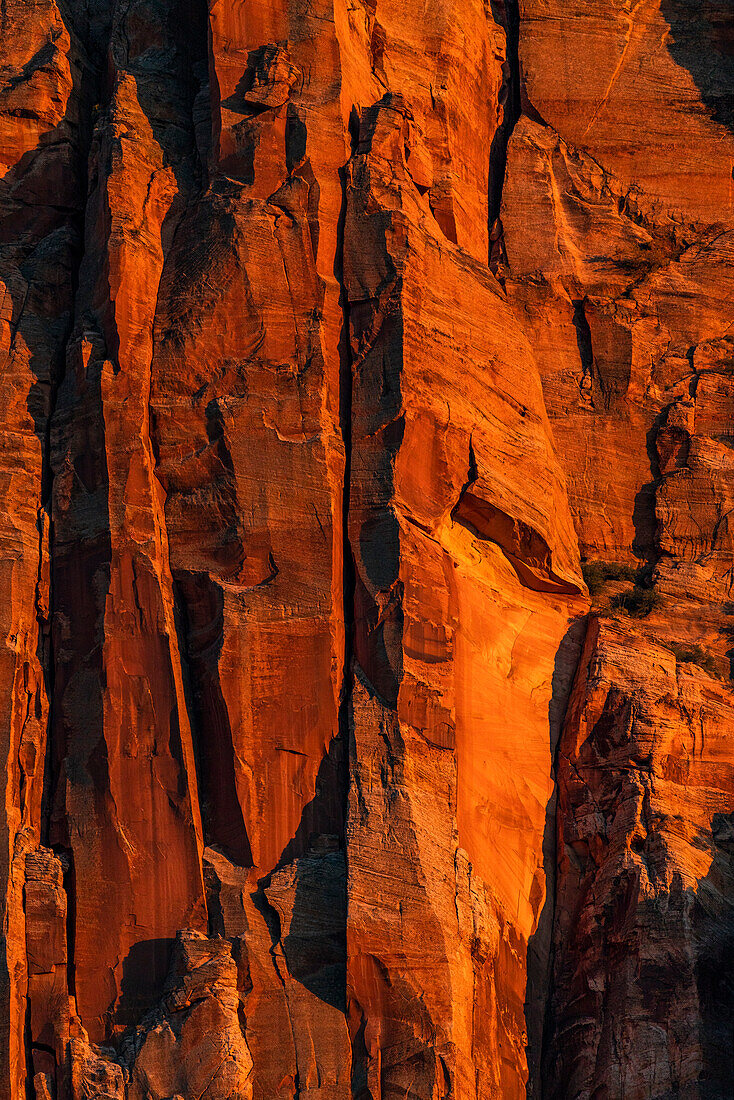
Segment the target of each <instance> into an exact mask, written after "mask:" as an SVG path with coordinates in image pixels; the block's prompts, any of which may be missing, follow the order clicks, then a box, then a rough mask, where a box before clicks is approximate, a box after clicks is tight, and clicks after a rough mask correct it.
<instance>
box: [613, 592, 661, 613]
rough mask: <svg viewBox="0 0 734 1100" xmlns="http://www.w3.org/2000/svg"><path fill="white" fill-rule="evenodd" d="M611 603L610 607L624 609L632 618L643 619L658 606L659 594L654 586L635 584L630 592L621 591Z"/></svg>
mask: <svg viewBox="0 0 734 1100" xmlns="http://www.w3.org/2000/svg"><path fill="white" fill-rule="evenodd" d="M611 603H612V607H616V608H617V609H618V610H620V611H624V612H625V614H627V615H629V616H630V617H631V618H633V619H645V618H646V617H647V616H648V615H649V614H650V612H651V611H654V610H655V608H656V607H659V606H660V596H659V595H658V593H657V592H656V591H655V589H654V588H643V587H642V585H639V584H636V585H635V587H634V588H633V589H632V591H631V592H621V593H620V594H619V595H618V596H615V597H614V599H613V600H612V601H611Z"/></svg>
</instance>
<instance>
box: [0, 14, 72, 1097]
mask: <svg viewBox="0 0 734 1100" xmlns="http://www.w3.org/2000/svg"><path fill="white" fill-rule="evenodd" d="M0 67H1V68H2V92H1V93H0V177H1V178H0V422H1V426H0V431H1V432H2V438H3V447H2V455H1V456H0V485H1V486H2V489H1V490H0V492H1V498H2V509H1V512H2V514H1V516H0V546H1V547H2V559H3V564H2V569H1V570H0V629H1V630H2V637H3V644H2V646H1V647H0V761H1V767H2V775H3V777H4V778H3V796H2V800H0V804H1V805H2V812H1V813H0V898H1V901H0V915H1V932H2V953H1V956H0V1096H2V1097H3V1098H4V1100H11V1098H12V1100H15V1097H17V1096H22V1095H24V1090H25V1087H26V1079H27V1076H32V1074H33V1062H34V1061H35V1058H36V1052H35V1051H34V1050H33V1049H32V1039H33V1038H34V1037H36V1038H37V1037H38V1036H37V1033H36V1032H33V1033H32V1034H31V1032H28V1033H27V1034H25V1035H24V1030H25V1025H26V1018H27V1002H26V996H27V993H28V990H29V976H28V969H27V965H26V929H25V913H24V881H25V871H26V855H27V853H31V854H32V853H33V851H34V850H35V849H36V848H37V847H38V845H39V842H40V839H41V832H42V795H43V777H44V763H45V757H46V745H47V741H46V727H47V722H48V714H49V685H50V683H51V679H52V675H53V672H52V668H51V662H52V654H51V651H50V648H49V618H50V561H49V553H50V551H49V544H50V540H51V523H50V519H49V511H50V500H49V491H50V477H49V447H48V431H49V417H50V415H51V410H52V406H53V401H54V394H55V388H56V385H57V383H58V380H59V377H60V375H61V373H62V369H63V356H64V345H65V341H66V336H67V333H68V330H69V327H70V324H71V312H72V297H73V284H74V273H75V269H76V266H77V257H78V248H79V239H78V236H79V235H78V224H79V218H80V213H81V210H80V205H81V203H82V202H83V195H84V185H83V175H82V172H81V171H80V167H82V166H81V165H80V159H81V151H82V149H83V147H84V132H83V131H84V127H83V122H82V120H83V116H84V111H85V106H86V96H85V88H84V86H85V81H86V77H87V76H88V71H87V69H86V65H85V61H84V59H83V54H82V51H81V49H80V48H79V44H78V42H77V41H76V40H75V39H74V37H73V34H72V33H71V32H70V30H69V28H68V27H67V25H66V23H65V16H64V14H62V11H61V10H60V8H59V7H58V6H57V5H56V4H55V3H53V2H51V0H36V2H35V3H32V4H29V3H24V2H14V0H8V3H6V4H4V5H3V8H2V30H1V32H0ZM29 858H30V857H29ZM31 985H32V981H31ZM40 1011H41V1012H43V1008H42V1006H41V1007H40ZM52 1046H53V1040H52ZM45 1057H46V1056H45V1055H42V1058H45ZM46 1061H48V1059H46ZM53 1061H54V1059H53V1055H52V1056H51V1062H52V1063H53ZM46 1068H49V1069H51V1077H52V1078H53V1077H54V1076H55V1069H54V1068H53V1067H52V1066H51V1067H49V1066H46Z"/></svg>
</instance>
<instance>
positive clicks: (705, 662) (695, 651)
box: [673, 645, 720, 678]
mask: <svg viewBox="0 0 734 1100" xmlns="http://www.w3.org/2000/svg"><path fill="white" fill-rule="evenodd" d="M673 653H674V654H675V659H676V661H678V663H679V664H687V665H698V667H699V668H702V669H703V670H704V672H708V674H709V676H715V677H717V678H720V673H719V669H718V667H717V664H716V661H715V660H714V658H713V657H712V655H711V654H710V653H707V652H706V650H705V649H702V648H701V646H700V645H674V646H673Z"/></svg>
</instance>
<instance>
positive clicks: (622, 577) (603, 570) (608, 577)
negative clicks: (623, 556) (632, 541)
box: [581, 561, 638, 596]
mask: <svg viewBox="0 0 734 1100" xmlns="http://www.w3.org/2000/svg"><path fill="white" fill-rule="evenodd" d="M581 572H582V573H583V574H584V580H585V581H586V586H587V588H588V589H589V592H590V593H591V595H592V596H598V595H599V593H600V592H601V590H602V588H603V587H604V585H605V584H606V583H607V581H634V580H635V578H636V577H637V573H638V570H637V569H636V568H635V566H633V565H624V564H623V563H622V562H614V561H587V562H584V564H583V565H582V566H581Z"/></svg>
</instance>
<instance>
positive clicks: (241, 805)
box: [151, 2, 350, 1098]
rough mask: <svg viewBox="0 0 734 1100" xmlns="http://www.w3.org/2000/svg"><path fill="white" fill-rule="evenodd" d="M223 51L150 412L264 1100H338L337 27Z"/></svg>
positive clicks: (208, 790) (340, 151) (233, 21)
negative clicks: (273, 1099)
mask: <svg viewBox="0 0 734 1100" xmlns="http://www.w3.org/2000/svg"><path fill="white" fill-rule="evenodd" d="M209 34H210V56H209V74H208V75H209V81H210V89H209V93H208V98H209V101H210V103H211V133H210V135H205V130H204V125H203V114H204V110H203V107H202V111H201V115H202V119H201V123H202V124H201V129H200V135H201V140H202V143H203V145H205V146H206V153H205V156H206V157H207V167H208V182H207V186H206V187H205V188H204V189H203V191H202V193H201V195H200V196H199V198H198V200H197V202H196V203H195V204H192V206H191V208H190V209H189V211H188V212H187V216H186V218H185V220H184V222H183V223H182V226H181V229H180V231H179V234H178V235H177V239H176V241H175V242H174V246H173V248H172V250H171V253H170V255H169V257H168V258H167V262H166V267H165V271H164V276H163V282H162V284H161V292H160V295H159V304H158V311H157V318H156V327H155V356H154V365H153V387H152V392H151V408H152V410H153V415H154V418H155V440H156V451H157V461H158V466H157V471H158V476H159V477H160V480H161V483H162V484H163V485H164V487H165V490H166V494H167V497H166V525H167V530H168V533H169V545H170V560H171V565H172V570H173V574H174V577H175V582H176V585H177V589H178V591H179V593H180V596H181V606H182V609H183V612H184V628H185V637H186V651H187V656H188V661H189V667H190V672H191V682H192V701H193V706H194V712H195V716H196V723H197V729H198V739H199V744H200V746H201V749H200V774H201V792H202V804H203V821H204V835H205V839H206V841H207V849H206V852H205V861H206V867H207V881H208V884H209V890H210V897H211V906H210V912H211V914H212V921H211V926H212V930H213V931H214V930H217V931H221V932H223V933H224V934H225V935H226V936H228V937H235V936H241V938H242V944H243V948H242V950H243V953H244V955H245V956H246V958H247V968H248V975H249V978H248V982H247V983H246V985H245V986H244V987H243V988H242V990H241V997H242V1023H243V1027H244V1032H245V1035H246V1038H247V1043H248V1046H249V1049H250V1051H251V1055H252V1061H253V1069H252V1081H253V1088H254V1090H255V1093H256V1094H257V1095H262V1096H274V1095H276V1094H277V1092H278V1090H279V1089H281V1088H282V1089H283V1090H285V1091H286V1092H288V1094H293V1095H305V1094H306V1092H308V1094H309V1095H313V1096H322V1097H324V1098H327V1097H328V1098H331V1097H334V1098H336V1097H342V1096H346V1095H348V1091H349V1076H350V1068H349V1061H350V1058H349V1040H348V1034H347V1028H346V1021H345V1016H344V1007H345V994H344V989H345V935H344V932H345V924H346V898H345V865H344V846H343V825H344V803H345V797H346V780H345V771H344V769H345V750H344V738H343V736H342V732H341V730H340V703H341V698H342V691H343V673H344V650H345V637H344V612H343V602H342V601H343V574H344V562H343V530H342V504H343V501H342V496H343V481H344V461H345V456H344V444H343V438H342V425H341V423H340V412H341V409H340V392H339V391H340V375H341V372H342V352H341V349H340V341H341V340H342V332H341V329H342V321H343V318H342V308H341V304H340V301H339V296H340V286H339V284H338V282H337V279H336V277H335V257H336V253H337V236H338V229H339V225H340V211H341V207H342V188H341V182H340V177H339V171H340V169H341V167H342V166H343V164H344V162H345V160H346V159H347V157H348V153H349V136H348V131H347V119H348V111H347V118H343V117H342V106H343V105H342V98H341V67H340V65H341V62H340V54H339V47H338V42H337V37H336V27H335V16H334V12H333V9H332V6H331V5H330V4H328V3H319V4H316V5H314V6H313V7H312V8H311V9H309V11H308V12H305V11H304V9H303V8H302V5H300V4H296V3H274V4H271V5H265V6H260V7H255V6H243V5H232V4H229V3H221V2H213V3H211V4H210V6H209ZM202 147H203V146H202ZM231 883H238V884H239V888H238V890H237V891H236V895H235V896H236V900H234V901H233V900H232V899H231V898H229V894H230V884H231Z"/></svg>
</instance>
